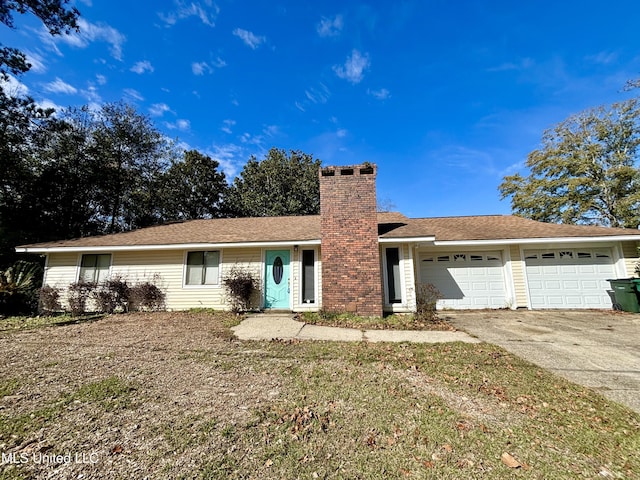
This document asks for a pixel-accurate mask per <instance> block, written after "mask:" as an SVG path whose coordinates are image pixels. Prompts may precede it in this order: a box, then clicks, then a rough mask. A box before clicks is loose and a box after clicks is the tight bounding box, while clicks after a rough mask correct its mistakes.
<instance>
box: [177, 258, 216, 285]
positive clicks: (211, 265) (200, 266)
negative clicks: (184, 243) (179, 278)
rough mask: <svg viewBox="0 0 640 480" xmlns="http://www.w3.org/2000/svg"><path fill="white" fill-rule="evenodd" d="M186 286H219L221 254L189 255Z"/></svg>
mask: <svg viewBox="0 0 640 480" xmlns="http://www.w3.org/2000/svg"><path fill="white" fill-rule="evenodd" d="M184 283H185V284H186V285H218V284H219V283H220V252H219V251H218V250H212V251H198V252H188V253H187V272H186V278H185V282H184Z"/></svg>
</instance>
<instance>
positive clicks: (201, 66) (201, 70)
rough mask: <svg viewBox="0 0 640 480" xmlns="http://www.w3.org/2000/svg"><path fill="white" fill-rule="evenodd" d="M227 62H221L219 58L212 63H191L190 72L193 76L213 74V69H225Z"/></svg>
mask: <svg viewBox="0 0 640 480" xmlns="http://www.w3.org/2000/svg"><path fill="white" fill-rule="evenodd" d="M226 66H227V62H225V61H224V60H222V59H221V58H220V57H218V58H216V59H215V60H214V61H213V62H211V63H207V62H193V63H192V64H191V71H192V72H193V74H194V75H204V74H205V73H209V74H211V73H213V69H214V68H222V67H226Z"/></svg>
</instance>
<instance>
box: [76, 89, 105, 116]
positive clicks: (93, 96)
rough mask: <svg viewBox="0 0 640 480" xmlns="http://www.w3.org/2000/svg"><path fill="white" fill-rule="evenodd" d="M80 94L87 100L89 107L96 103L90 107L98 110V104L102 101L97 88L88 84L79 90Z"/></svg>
mask: <svg viewBox="0 0 640 480" xmlns="http://www.w3.org/2000/svg"><path fill="white" fill-rule="evenodd" d="M80 94H81V95H82V96H83V97H84V98H86V99H87V100H88V101H89V107H90V108H91V107H92V105H93V106H94V107H95V106H96V105H97V106H98V107H97V108H92V110H98V109H99V105H100V104H101V103H102V97H101V96H100V94H99V93H98V89H97V88H96V87H95V86H93V85H89V86H88V87H87V88H86V90H81V91H80Z"/></svg>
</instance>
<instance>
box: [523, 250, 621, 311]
mask: <svg viewBox="0 0 640 480" xmlns="http://www.w3.org/2000/svg"><path fill="white" fill-rule="evenodd" d="M524 258H525V269H526V276H527V285H528V288H529V298H530V301H531V303H530V305H531V308H611V297H610V296H609V294H608V293H607V290H609V289H610V286H609V282H608V281H607V280H608V279H610V278H616V273H615V266H614V262H613V255H612V252H611V249H608V248H579V249H571V248H559V249H546V250H526V251H525V252H524Z"/></svg>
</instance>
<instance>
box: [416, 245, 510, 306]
mask: <svg viewBox="0 0 640 480" xmlns="http://www.w3.org/2000/svg"><path fill="white" fill-rule="evenodd" d="M420 281H421V282H422V283H432V284H433V285H435V286H436V288H437V289H438V290H439V291H440V292H441V293H442V295H443V297H444V298H443V299H442V300H440V301H439V302H438V307H440V308H454V309H474V308H475V309H478V308H504V307H506V306H508V305H507V301H506V298H507V295H506V288H505V280H504V268H503V262H502V255H501V252H498V251H496V252H452V253H433V252H428V253H423V254H421V255H420Z"/></svg>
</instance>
